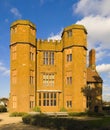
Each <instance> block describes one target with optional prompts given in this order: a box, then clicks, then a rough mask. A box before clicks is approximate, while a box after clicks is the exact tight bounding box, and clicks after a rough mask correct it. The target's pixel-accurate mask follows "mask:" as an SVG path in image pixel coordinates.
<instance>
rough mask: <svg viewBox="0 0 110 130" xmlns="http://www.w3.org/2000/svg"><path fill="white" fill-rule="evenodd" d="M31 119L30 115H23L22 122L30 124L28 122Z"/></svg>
mask: <svg viewBox="0 0 110 130" xmlns="http://www.w3.org/2000/svg"><path fill="white" fill-rule="evenodd" d="M31 119H32V115H29V114H28V115H24V116H23V117H22V120H23V122H24V123H25V124H30V122H31Z"/></svg>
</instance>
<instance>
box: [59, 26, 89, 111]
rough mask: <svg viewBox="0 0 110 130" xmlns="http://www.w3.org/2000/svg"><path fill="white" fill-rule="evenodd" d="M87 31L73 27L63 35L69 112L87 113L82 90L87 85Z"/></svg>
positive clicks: (65, 104)
mask: <svg viewBox="0 0 110 130" xmlns="http://www.w3.org/2000/svg"><path fill="white" fill-rule="evenodd" d="M86 37H87V31H86V29H85V27H84V26H82V25H77V24H74V25H71V26H68V27H66V28H65V29H64V31H63V33H62V41H63V70H64V78H63V79H64V81H63V82H64V98H63V99H64V107H66V109H68V111H74V112H81V111H85V108H86V101H85V97H84V96H83V93H81V89H82V88H83V87H84V86H85V85H86V56H87V55H86V51H87V39H86Z"/></svg>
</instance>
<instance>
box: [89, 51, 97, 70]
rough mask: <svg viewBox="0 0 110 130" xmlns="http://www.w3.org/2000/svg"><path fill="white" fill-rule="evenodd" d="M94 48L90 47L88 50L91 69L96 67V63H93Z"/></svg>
mask: <svg viewBox="0 0 110 130" xmlns="http://www.w3.org/2000/svg"><path fill="white" fill-rule="evenodd" d="M95 53H96V52H95V50H94V49H92V50H90V52H89V67H90V68H91V69H93V70H95V69H96V63H95Z"/></svg>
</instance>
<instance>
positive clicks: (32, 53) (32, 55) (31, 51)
mask: <svg viewBox="0 0 110 130" xmlns="http://www.w3.org/2000/svg"><path fill="white" fill-rule="evenodd" d="M30 60H31V61H34V60H35V53H34V47H32V46H31V47H30Z"/></svg>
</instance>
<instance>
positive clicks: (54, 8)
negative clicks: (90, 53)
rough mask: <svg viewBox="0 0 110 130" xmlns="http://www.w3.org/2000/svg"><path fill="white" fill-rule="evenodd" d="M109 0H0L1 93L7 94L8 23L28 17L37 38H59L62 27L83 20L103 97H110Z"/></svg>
mask: <svg viewBox="0 0 110 130" xmlns="http://www.w3.org/2000/svg"><path fill="white" fill-rule="evenodd" d="M109 5H110V0H91V1H90V0H0V97H9V87H10V81H9V80H10V77H9V75H10V74H9V73H10V57H9V56H10V51H9V44H10V25H11V23H12V22H14V21H15V20H18V19H28V20H30V21H31V22H33V23H34V24H35V25H36V27H37V38H42V39H49V38H51V39H60V36H61V32H62V29H63V28H64V27H66V26H68V25H71V24H75V23H77V24H83V25H84V26H85V27H86V29H87V31H88V50H90V49H92V48H95V49H96V58H97V59H96V60H97V61H96V65H97V71H98V72H99V74H100V75H101V77H102V78H103V81H104V83H103V100H107V101H110V80H109V79H110V60H109V59H110V36H109V35H110V7H109Z"/></svg>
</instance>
